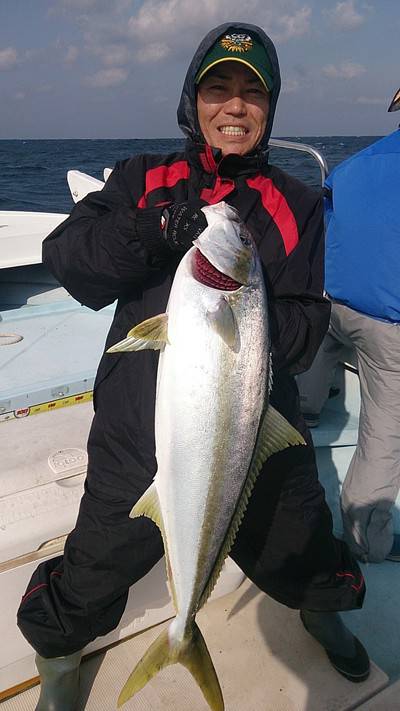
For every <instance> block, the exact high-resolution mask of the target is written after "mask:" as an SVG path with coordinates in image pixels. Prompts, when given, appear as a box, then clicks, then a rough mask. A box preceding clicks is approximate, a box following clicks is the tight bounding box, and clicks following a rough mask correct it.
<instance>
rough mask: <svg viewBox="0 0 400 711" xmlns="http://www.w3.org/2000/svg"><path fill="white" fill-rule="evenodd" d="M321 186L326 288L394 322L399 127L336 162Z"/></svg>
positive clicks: (398, 275) (398, 282) (399, 274)
mask: <svg viewBox="0 0 400 711" xmlns="http://www.w3.org/2000/svg"><path fill="white" fill-rule="evenodd" d="M326 188H327V191H326V192H327V197H326V199H325V217H326V261H325V270H326V271H325V289H326V291H327V292H328V294H329V295H330V296H331V297H332V298H333V299H334V300H335V301H339V302H341V303H343V304H345V305H346V306H350V307H351V308H353V309H355V310H356V311H360V312H361V313H363V314H367V315H369V316H373V317H374V318H379V319H383V320H385V321H390V322H400V219H399V211H400V210H399V207H400V130H397V131H394V133H391V134H390V135H388V136H385V137H384V138H382V139H380V140H379V141H376V143H373V144H372V145H371V146H368V148H365V149H364V150H362V151H360V152H359V153H356V154H355V155H354V156H351V158H349V159H348V160H346V161H344V162H343V163H341V164H340V165H338V166H337V167H336V168H335V169H334V170H333V171H332V173H331V174H330V175H329V176H328V178H327V181H326Z"/></svg>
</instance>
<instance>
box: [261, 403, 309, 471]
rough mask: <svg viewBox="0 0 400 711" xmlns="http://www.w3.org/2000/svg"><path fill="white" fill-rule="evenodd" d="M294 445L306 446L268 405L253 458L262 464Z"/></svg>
mask: <svg viewBox="0 0 400 711" xmlns="http://www.w3.org/2000/svg"><path fill="white" fill-rule="evenodd" d="M296 444H306V441H305V439H304V438H303V437H302V435H301V434H300V432H298V431H297V430H296V428H295V427H293V426H292V425H291V424H290V422H288V421H287V419H286V418H285V417H283V415H281V414H280V412H278V410H275V408H274V407H272V405H268V407H267V410H266V412H265V415H264V419H263V421H262V424H261V427H260V430H259V434H258V439H257V451H256V453H255V457H256V458H261V460H262V463H264V462H265V461H266V460H267V459H268V458H269V457H270V456H271V455H272V454H276V452H280V451H281V450H282V449H286V448H287V447H292V446H293V445H296Z"/></svg>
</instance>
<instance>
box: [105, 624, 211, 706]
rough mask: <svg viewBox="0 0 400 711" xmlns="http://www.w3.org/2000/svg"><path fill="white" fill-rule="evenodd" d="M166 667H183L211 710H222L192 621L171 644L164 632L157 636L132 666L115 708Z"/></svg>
mask: <svg viewBox="0 0 400 711" xmlns="http://www.w3.org/2000/svg"><path fill="white" fill-rule="evenodd" d="M170 664H183V666H185V667H186V668H187V669H188V671H190V673H191V674H192V676H193V678H194V679H195V680H196V682H197V684H198V685H199V687H200V689H201V691H202V692H203V695H204V698H205V699H206V701H207V703H208V705H209V707H210V709H212V711H224V701H223V698H222V692H221V687H220V685H219V681H218V678H217V675H216V672H215V669H214V665H213V663H212V660H211V657H210V653H209V651H208V649H207V645H206V643H205V641H204V638H203V635H202V634H201V632H200V629H199V628H198V626H197V624H196V623H195V622H193V628H192V630H191V631H190V633H189V634H188V635H187V636H185V637H184V639H183V640H182V642H175V643H174V642H173V641H172V640H171V639H170V638H169V635H168V629H166V630H163V631H162V632H161V634H160V635H159V637H157V639H156V640H155V641H154V642H153V643H152V644H151V645H150V647H149V649H148V650H147V652H146V653H145V655H144V656H143V657H142V659H141V660H140V661H139V663H138V664H137V665H136V667H135V669H134V670H133V672H132V674H131V675H130V676H129V678H128V680H127V682H126V684H125V686H124V688H123V689H122V691H121V693H120V695H119V698H118V706H122V704H124V703H125V702H126V701H128V699H130V698H131V696H133V695H134V694H136V693H137V692H138V691H140V689H142V688H143V687H144V686H145V685H146V684H147V682H148V681H150V679H152V678H153V676H155V675H156V674H157V673H158V672H159V671H160V670H161V669H164V667H166V666H168V665H170Z"/></svg>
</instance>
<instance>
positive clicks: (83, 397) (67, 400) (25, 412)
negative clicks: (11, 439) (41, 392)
mask: <svg viewBox="0 0 400 711" xmlns="http://www.w3.org/2000/svg"><path fill="white" fill-rule="evenodd" d="M89 400H93V390H88V391H87V392H84V393H78V394H77V395H70V396H69V397H62V398H59V399H58V400H50V401H49V402H41V403H38V404H37V405H31V407H21V408H19V409H18V410H11V411H10V412H4V413H3V414H0V422H6V421H8V420H14V419H21V418H22V417H28V416H29V415H38V414H39V413H40V412H51V411H52V410H59V409H60V407H70V406H71V405H79V404H80V403H81V402H89Z"/></svg>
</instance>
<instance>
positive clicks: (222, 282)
mask: <svg viewBox="0 0 400 711" xmlns="http://www.w3.org/2000/svg"><path fill="white" fill-rule="evenodd" d="M192 274H193V277H194V278H195V279H196V281H198V282H200V284H204V286H209V287H211V288H212V289H219V290H220V291H237V290H238V289H240V287H241V286H242V284H240V283H239V282H238V281H235V279H232V278H231V277H230V276H228V275H227V274H223V273H222V272H220V271H219V270H218V269H217V268H216V267H214V265H213V264H211V262H209V261H208V259H207V257H205V256H204V254H203V253H202V252H200V250H199V249H198V248H196V249H195V252H194V254H193V259H192Z"/></svg>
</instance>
